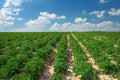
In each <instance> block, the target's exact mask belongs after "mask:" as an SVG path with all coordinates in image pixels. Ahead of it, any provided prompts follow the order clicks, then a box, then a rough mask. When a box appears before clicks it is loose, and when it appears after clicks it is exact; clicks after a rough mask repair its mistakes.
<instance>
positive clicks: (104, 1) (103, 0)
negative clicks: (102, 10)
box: [100, 0, 108, 3]
mask: <svg viewBox="0 0 120 80" xmlns="http://www.w3.org/2000/svg"><path fill="white" fill-rule="evenodd" d="M106 2H108V0H100V3H106Z"/></svg>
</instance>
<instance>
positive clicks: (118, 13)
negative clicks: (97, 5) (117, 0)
mask: <svg viewBox="0 0 120 80" xmlns="http://www.w3.org/2000/svg"><path fill="white" fill-rule="evenodd" d="M108 14H109V15H112V16H120V8H119V9H115V8H111V10H110V11H108Z"/></svg>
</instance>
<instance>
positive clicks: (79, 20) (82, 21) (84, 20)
mask: <svg viewBox="0 0 120 80" xmlns="http://www.w3.org/2000/svg"><path fill="white" fill-rule="evenodd" d="M86 20H87V18H83V19H82V18H76V19H75V21H74V22H75V23H84V22H86Z"/></svg>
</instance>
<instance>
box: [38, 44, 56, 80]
mask: <svg viewBox="0 0 120 80" xmlns="http://www.w3.org/2000/svg"><path fill="white" fill-rule="evenodd" d="M56 45H57V44H56ZM56 52H57V50H56V46H55V47H53V48H52V52H51V53H50V56H49V57H48V58H47V61H46V63H45V70H44V72H43V73H42V75H41V76H42V77H41V78H40V79H39V80H50V79H51V77H52V75H53V74H54V65H53V62H54V54H55V53H56Z"/></svg>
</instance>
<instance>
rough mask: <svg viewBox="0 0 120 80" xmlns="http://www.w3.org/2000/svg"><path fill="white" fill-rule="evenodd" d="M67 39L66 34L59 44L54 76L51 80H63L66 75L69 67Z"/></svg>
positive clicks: (55, 58)
mask: <svg viewBox="0 0 120 80" xmlns="http://www.w3.org/2000/svg"><path fill="white" fill-rule="evenodd" d="M66 48H67V38H66V33H64V35H63V36H62V37H61V40H60V41H59V43H58V44H57V52H56V53H55V55H54V74H53V75H52V78H51V80H63V76H64V75H65V74H66V71H67V68H68V65H67V58H68V53H67V50H66Z"/></svg>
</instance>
